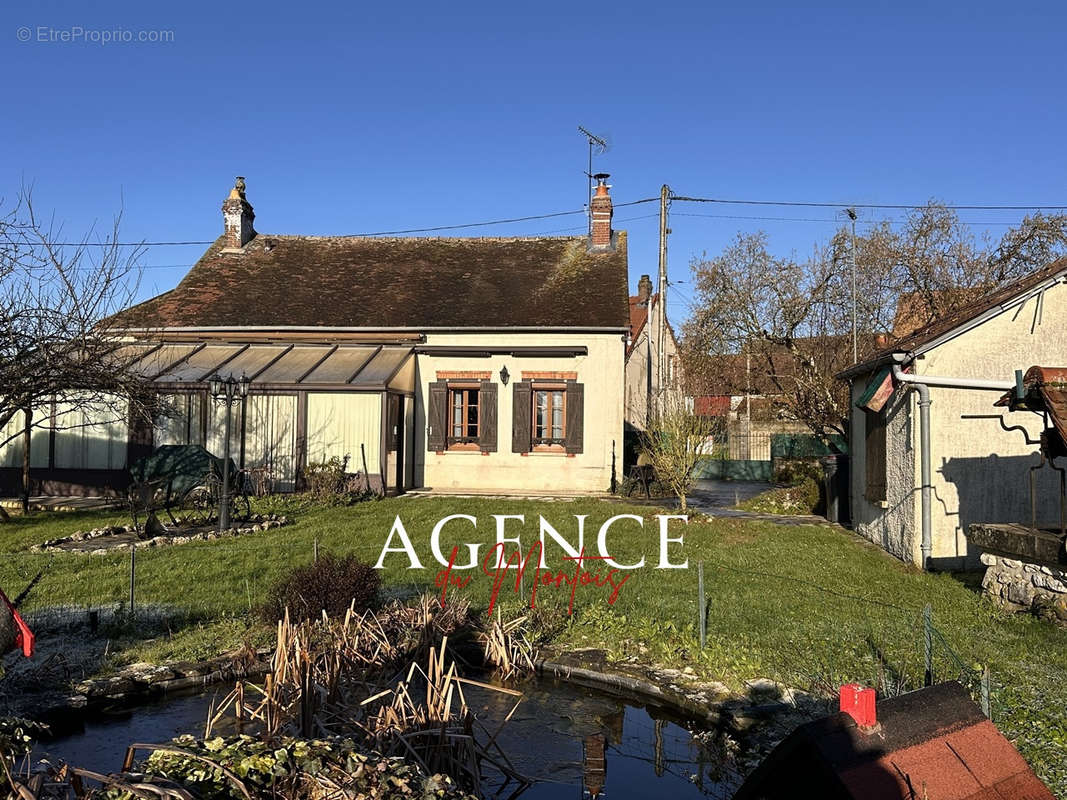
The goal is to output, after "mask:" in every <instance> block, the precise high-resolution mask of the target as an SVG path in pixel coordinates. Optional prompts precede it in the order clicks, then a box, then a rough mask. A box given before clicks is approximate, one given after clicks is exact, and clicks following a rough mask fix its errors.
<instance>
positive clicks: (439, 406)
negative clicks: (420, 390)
mask: <svg viewBox="0 0 1067 800" xmlns="http://www.w3.org/2000/svg"><path fill="white" fill-rule="evenodd" d="M447 433H448V383H447V381H434V382H433V383H431V384H430V402H429V407H428V408H427V409H426V449H427V450H432V451H433V452H436V453H440V452H441V451H443V450H444V449H445V436H446V435H447Z"/></svg>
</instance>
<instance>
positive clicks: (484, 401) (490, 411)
mask: <svg viewBox="0 0 1067 800" xmlns="http://www.w3.org/2000/svg"><path fill="white" fill-rule="evenodd" d="M496 420H497V414H496V384H495V383H493V382H492V381H482V383H481V386H480V387H479V389H478V446H479V447H480V448H481V449H482V452H485V453H495V452H496Z"/></svg>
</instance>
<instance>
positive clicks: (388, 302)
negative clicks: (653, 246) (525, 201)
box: [110, 232, 629, 331]
mask: <svg viewBox="0 0 1067 800" xmlns="http://www.w3.org/2000/svg"><path fill="white" fill-rule="evenodd" d="M627 295H628V292H627V260H626V234H625V233H623V232H620V233H618V234H617V243H616V247H615V249H614V250H612V251H606V252H589V250H588V249H587V241H586V239H585V237H542V238H453V239H448V238H404V239H391V238H389V239H385V238H378V239H373V238H347V237H308V236H272V235H269V234H257V235H256V236H255V238H253V239H252V240H251V241H250V242H249V243H248V244H247V245H246V246H245V247H244V248H243V250H242V251H239V252H225V251H224V247H223V241H222V239H221V238H220V239H219V240H218V241H216V242H215V243H214V244H213V245H211V247H209V248H208V250H207V252H205V253H204V255H203V256H202V257H201V258H200V260H199V261H198V262H197V263H196V265H194V266H193V268H192V269H191V270H190V271H189V273H188V274H187V275H186V276H185V278H184V279H183V280H182V281H181V283H179V284H178V286H177V287H175V288H174V289H172V290H171V291H169V292H166V293H164V294H161V295H159V296H158V297H155V298H153V299H151V300H148V301H146V302H144V303H141V304H140V305H137V306H134V307H133V308H130V309H128V310H126V311H124V312H122V313H121V314H119V315H116V317H114V318H112V320H111V321H110V322H111V324H112V325H114V326H117V327H122V328H205V327H340V328H368V329H388V328H408V329H426V328H497V327H500V328H511V327H546V328H561V327H583V328H585V327H587V328H612V329H617V330H619V331H625V330H626V329H627V327H628V325H629V316H628V312H627V303H626V298H627Z"/></svg>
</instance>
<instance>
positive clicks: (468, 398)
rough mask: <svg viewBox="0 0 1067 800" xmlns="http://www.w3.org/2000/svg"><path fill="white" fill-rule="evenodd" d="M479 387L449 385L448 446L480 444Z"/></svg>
mask: <svg viewBox="0 0 1067 800" xmlns="http://www.w3.org/2000/svg"><path fill="white" fill-rule="evenodd" d="M478 395H479V391H478V389H476V388H474V387H470V386H452V385H449V387H448V409H449V410H448V446H449V447H453V446H455V445H472V444H473V445H477V444H478V411H479V401H478Z"/></svg>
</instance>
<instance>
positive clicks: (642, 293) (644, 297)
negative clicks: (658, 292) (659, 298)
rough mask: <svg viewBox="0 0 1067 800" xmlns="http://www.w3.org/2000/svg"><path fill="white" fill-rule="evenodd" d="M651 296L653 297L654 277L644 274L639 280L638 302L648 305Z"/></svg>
mask: <svg viewBox="0 0 1067 800" xmlns="http://www.w3.org/2000/svg"><path fill="white" fill-rule="evenodd" d="M650 297H652V278H651V277H649V276H648V275H642V276H641V280H639V281H638V282H637V302H638V303H639V304H640V305H643V306H647V305H648V300H649V298H650Z"/></svg>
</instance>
